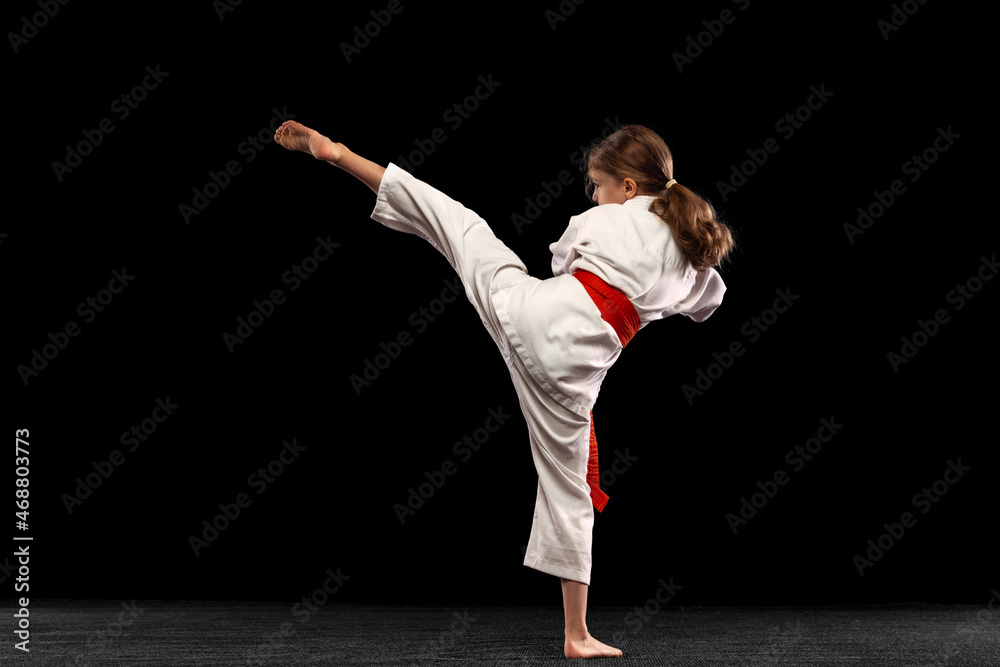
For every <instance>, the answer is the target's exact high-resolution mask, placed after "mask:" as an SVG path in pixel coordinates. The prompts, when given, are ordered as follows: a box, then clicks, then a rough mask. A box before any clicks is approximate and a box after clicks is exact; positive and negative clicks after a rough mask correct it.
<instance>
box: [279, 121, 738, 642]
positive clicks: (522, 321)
mask: <svg viewBox="0 0 1000 667" xmlns="http://www.w3.org/2000/svg"><path fill="white" fill-rule="evenodd" d="M274 138H275V141H276V142H277V143H278V144H280V145H281V146H284V147H285V148H287V149H290V150H300V151H305V152H307V153H309V154H311V155H312V156H313V157H314V158H316V159H319V160H324V161H326V162H328V163H330V164H332V165H334V166H336V167H339V168H341V169H343V170H345V171H347V172H348V173H350V174H352V175H354V176H355V177H357V178H358V179H360V180H361V181H362V182H364V183H365V184H366V185H367V186H368V187H369V188H371V190H372V192H374V193H375V194H376V196H377V199H376V203H375V210H374V211H373V212H372V218H373V219H375V220H377V221H378V222H381V223H382V224H384V225H385V226H387V227H389V228H391V229H395V230H398V231H401V232H406V233H409V234H416V235H417V236H420V237H421V238H423V239H425V240H426V241H428V242H429V243H430V244H431V245H432V246H434V247H435V248H437V250H438V251H440V252H441V253H442V254H443V255H444V256H445V257H446V258H447V259H448V262H449V263H450V264H451V266H452V267H453V268H454V269H455V271H456V272H457V273H458V275H459V276H460V277H461V279H462V282H463V284H464V285H465V291H466V295H467V296H468V298H469V301H471V302H472V305H473V306H474V307H475V308H476V311H477V312H478V313H479V316H480V318H481V319H482V321H483V324H484V325H485V326H486V329H487V331H489V333H490V335H491V336H492V337H493V340H494V341H495V342H496V344H497V347H498V348H499V349H500V352H501V354H502V355H503V357H504V360H505V361H506V362H507V367H508V369H509V370H510V375H511V379H512V380H513V382H514V388H515V390H516V391H517V395H518V399H519V401H520V405H521V412H522V413H523V414H524V417H525V420H526V421H527V425H528V433H529V440H530V444H531V454H532V458H533V460H534V463H535V469H536V470H537V472H538V493H537V497H536V501H535V513H534V520H533V522H532V526H531V535H530V538H529V541H528V549H527V552H526V553H525V557H524V564H525V565H526V566H528V567H531V568H534V569H537V570H540V571H542V572H546V573H548V574H551V575H553V576H556V577H559V579H560V581H561V582H562V593H563V606H564V610H565V622H566V626H565V639H564V644H563V652H564V654H565V656H566V657H567V658H594V657H618V656H621V655H622V652H621V651H620V650H618V649H616V648H613V647H611V646H607V645H606V644H603V643H601V642H599V641H597V640H596V639H594V638H593V637H591V636H590V633H589V632H588V631H587V624H586V611H587V590H588V586H589V585H590V568H591V538H592V532H593V522H594V507H597V508H598V510H601V509H603V507H604V503H605V502H606V501H607V496H606V495H604V493H603V492H602V491H601V490H600V487H599V486H598V468H597V442H596V440H595V438H594V437H593V420H592V419H591V409H592V408H593V406H594V402H595V401H596V400H597V394H598V390H599V389H600V386H601V382H602V381H603V379H604V376H605V374H606V373H607V371H608V369H609V368H610V367H611V365H612V364H613V363H614V362H615V360H616V359H617V358H618V355H619V354H620V353H621V351H622V348H623V347H624V346H625V344H626V343H628V341H629V340H630V339H631V337H632V336H633V335H634V334H635V333H636V331H638V330H639V329H641V328H642V327H644V326H645V325H646V324H648V323H649V322H652V321H653V320H658V319H662V318H664V317H668V316H670V315H675V314H678V313H680V314H682V315H686V316H688V317H690V318H691V319H693V320H694V321H696V322H701V321H703V320H704V319H705V318H707V317H708V316H709V315H711V314H712V313H713V312H714V311H715V309H716V308H717V307H718V306H719V304H720V303H721V302H722V296H723V293H724V292H725V290H726V287H725V285H724V284H723V282H722V279H721V278H720V276H719V274H718V273H717V272H716V271H715V269H714V268H713V267H715V266H717V265H718V264H719V263H720V262H722V261H723V260H724V259H725V258H726V256H727V254H728V253H729V251H730V249H731V247H732V244H733V241H732V237H731V235H730V232H729V229H728V228H727V227H726V226H725V225H724V224H722V223H721V222H719V221H718V220H717V219H716V216H715V212H714V210H713V209H712V207H711V206H710V205H709V204H708V203H707V202H705V201H704V200H702V199H701V198H700V197H698V196H697V195H695V194H694V193H693V192H692V191H691V190H688V189H687V188H685V187H684V186H683V185H680V184H678V183H677V182H676V181H675V180H674V179H673V159H672V157H671V155H670V151H669V150H668V149H667V145H666V144H665V143H664V142H663V140H662V139H661V138H660V137H659V136H658V135H657V134H656V133H654V132H653V131H651V130H649V129H647V128H645V127H641V126H637V125H630V126H626V127H623V128H621V129H619V130H618V131H616V132H615V133H613V134H611V135H610V136H609V137H608V138H607V139H605V140H604V141H602V142H601V143H600V144H598V145H597V146H595V147H593V148H592V149H591V150H590V151H589V152H588V154H587V160H586V165H587V187H588V190H592V198H593V200H594V202H596V203H597V204H598V206H596V207H594V208H592V209H590V210H588V211H587V212H585V213H583V214H581V215H578V216H574V217H573V218H571V219H570V222H569V226H568V227H567V228H566V231H565V232H564V233H563V235H562V237H561V238H560V239H559V240H558V241H556V242H555V243H553V244H552V245H551V246H550V247H549V249H550V250H551V251H552V273H553V275H554V277H553V278H549V279H547V280H541V279H538V278H534V277H532V276H529V275H528V273H527V269H526V267H525V266H524V264H523V263H522V262H521V260H520V259H518V257H517V255H515V254H514V253H513V252H511V251H510V250H509V249H508V248H507V247H506V246H505V245H504V244H503V243H501V242H500V241H499V239H497V237H496V236H495V235H494V234H493V232H492V231H491V230H490V227H489V226H488V225H487V224H486V222H485V221H484V220H483V219H482V218H480V217H479V216H478V215H477V214H476V213H474V212H473V211H471V210H469V209H467V208H465V207H464V206H462V205H461V204H460V203H458V202H457V201H455V200H453V199H451V198H449V197H448V196H447V195H445V194H443V193H441V192H439V191H438V190H436V189H434V188H432V187H431V186H429V185H427V184H426V183H424V182H422V181H419V180H417V179H416V178H414V177H413V176H412V175H411V174H409V173H408V172H406V171H403V170H402V169H400V168H399V167H397V166H396V165H395V164H392V163H390V164H389V166H388V167H382V166H380V165H378V164H375V163H374V162H371V161H370V160H367V159H365V158H363V157H361V156H359V155H356V154H355V153H352V152H351V151H350V150H349V149H348V148H347V147H346V146H344V145H343V144H341V143H334V142H333V141H331V140H330V139H328V138H327V137H325V136H323V135H321V134H319V133H317V132H316V131H314V130H311V129H309V128H307V127H305V126H303V125H301V124H299V123H297V122H295V121H287V122H285V123H284V124H283V125H282V126H281V127H280V128H278V130H277V132H276V133H275V137H274Z"/></svg>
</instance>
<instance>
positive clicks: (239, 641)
mask: <svg viewBox="0 0 1000 667" xmlns="http://www.w3.org/2000/svg"><path fill="white" fill-rule="evenodd" d="M8 606H9V605H8ZM30 620H31V626H30V629H31V636H30V643H29V644H28V646H29V647H30V653H29V654H24V653H23V652H21V651H18V650H16V649H14V648H13V646H12V644H13V641H16V640H12V639H10V637H11V634H10V633H9V632H8V633H5V634H7V636H8V639H7V640H6V642H5V643H6V644H7V645H5V646H4V647H3V648H2V650H0V664H2V665H16V664H25V665H27V664H31V665H95V666H103V665H164V666H170V665H407V666H413V665H547V664H556V663H565V659H564V658H563V656H562V630H563V628H562V611H561V609H559V608H555V607H552V608H523V607H487V608H443V607H375V606H358V605H343V604H338V605H332V604H331V605H326V606H318V607H316V606H313V607H312V609H310V608H308V607H305V606H302V605H297V606H295V605H292V604H281V603H246V602H161V601H131V600H127V601H117V600H116V601H80V600H69V601H55V600H50V601H38V602H37V603H36V602H35V601H33V602H32V608H31V618H30ZM588 625H589V627H590V631H591V634H593V635H594V636H595V637H597V638H598V639H600V640H602V641H604V642H606V643H608V644H612V645H614V646H617V647H618V648H621V649H622V650H623V651H624V652H625V656H624V657H623V658H621V659H615V660H610V659H608V660H597V661H589V662H588V663H586V664H615V665H621V666H622V667H624V666H626V665H643V666H645V665H683V666H688V665H726V666H735V665H927V666H930V665H948V666H949V667H961V666H975V667H993V666H1000V631H998V628H1000V614H998V613H997V611H996V610H994V611H990V610H987V609H985V608H984V607H976V606H939V605H893V606H878V607H672V606H666V607H663V608H662V609H661V608H658V605H657V606H652V605H651V606H647V608H646V609H625V608H604V609H593V610H591V611H590V613H589V615H588Z"/></svg>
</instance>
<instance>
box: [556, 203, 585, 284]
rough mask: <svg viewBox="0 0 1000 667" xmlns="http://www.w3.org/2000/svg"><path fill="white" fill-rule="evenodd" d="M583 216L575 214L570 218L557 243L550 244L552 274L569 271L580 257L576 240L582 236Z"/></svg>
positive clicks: (558, 274) (559, 274)
mask: <svg viewBox="0 0 1000 667" xmlns="http://www.w3.org/2000/svg"><path fill="white" fill-rule="evenodd" d="M581 218H582V216H579V215H574V216H573V217H572V218H570V219H569V225H567V226H566V231H564V232H563V234H562V236H560V237H559V240H558V241H556V242H555V243H552V244H550V245H549V251H551V252H552V275H553V276H561V275H563V274H564V273H569V268H570V265H571V264H572V263H573V262H574V261H575V260H576V258H577V257H579V253H577V251H576V248H575V247H574V246H575V245H576V240H577V238H578V237H579V236H580V228H581V227H582V226H583V222H582V220H581Z"/></svg>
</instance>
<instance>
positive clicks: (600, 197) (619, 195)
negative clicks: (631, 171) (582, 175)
mask: <svg viewBox="0 0 1000 667" xmlns="http://www.w3.org/2000/svg"><path fill="white" fill-rule="evenodd" d="M589 173H590V180H591V182H592V183H593V184H594V195H593V200H594V203H595V204H597V205H598V206H603V205H604V204H624V203H625V200H627V199H628V198H629V196H630V195H631V196H634V195H635V192H636V185H635V181H634V180H632V179H631V178H626V179H623V180H620V181H618V180H615V179H614V178H612V177H611V176H609V175H608V174H606V173H604V172H603V171H598V170H596V169H591V170H590V172H589Z"/></svg>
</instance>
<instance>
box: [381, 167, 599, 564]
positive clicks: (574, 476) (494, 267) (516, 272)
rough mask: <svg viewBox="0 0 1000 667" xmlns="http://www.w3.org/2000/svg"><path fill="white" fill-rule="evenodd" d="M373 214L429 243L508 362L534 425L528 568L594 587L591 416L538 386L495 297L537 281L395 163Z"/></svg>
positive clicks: (485, 232)
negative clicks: (452, 272)
mask: <svg viewBox="0 0 1000 667" xmlns="http://www.w3.org/2000/svg"><path fill="white" fill-rule="evenodd" d="M372 217H373V218H374V219H375V220H378V221H379V222H381V223H383V224H384V225H386V226H387V227H390V228H392V229H395V230H397V231H402V232H406V233H410V234H416V235H418V236H420V237H422V238H424V239H425V240H427V241H428V242H429V243H430V244H431V245H433V246H434V247H435V248H437V249H438V251H440V252H441V253H442V254H443V255H444V256H445V257H446V258H447V259H448V262H449V263H450V264H451V266H452V267H453V268H454V269H455V271H456V273H458V275H459V277H460V278H461V279H462V283H463V284H464V285H465V290H466V295H467V296H468V298H469V301H470V302H471V303H472V305H473V306H474V307H475V308H476V311H477V312H478V313H479V316H480V318H481V319H482V321H483V324H484V325H485V326H486V329H487V330H488V331H489V332H490V335H491V336H492V337H493V339H494V341H495V342H496V344H497V347H499V348H500V351H501V353H502V354H503V356H504V359H505V360H506V362H507V365H508V367H509V369H510V374H511V379H512V380H513V382H514V388H515V390H516V391H517V395H518V399H519V401H520V404H521V412H522V413H523V414H524V417H525V421H526V422H527V425H528V433H529V439H530V443H531V455H532V459H533V460H534V464H535V470H536V471H537V472H538V494H537V497H536V502H535V513H534V520H533V522H532V527H531V537H530V539H529V542H528V550H527V552H526V554H525V559H524V564H525V565H526V566H528V567H531V568H534V569H537V570H540V571H542V572H546V573H548V574H552V575H554V576H558V577H565V578H567V579H572V580H574V581H580V582H583V583H588V584H589V583H590V569H591V540H592V534H593V523H594V509H593V505H592V503H591V500H590V487H589V486H588V485H587V481H586V476H587V458H588V456H589V444H590V417H589V414H588V413H587V412H584V411H576V412H574V411H573V410H570V409H569V408H567V407H565V406H564V405H562V404H561V403H560V402H559V401H556V400H555V399H554V398H552V396H550V395H549V394H548V393H547V392H546V391H545V390H544V389H543V388H542V387H541V386H540V385H539V384H538V382H537V381H536V380H535V378H534V377H533V376H532V375H531V374H530V372H529V371H528V370H527V369H526V367H525V365H524V363H523V361H522V360H521V359H520V357H519V356H518V355H517V353H516V352H515V351H514V350H513V348H512V345H511V343H510V340H509V339H508V338H507V334H506V333H505V331H504V328H503V326H502V324H501V322H500V319H499V317H498V316H497V312H496V309H495V307H494V304H493V301H492V299H491V295H492V294H493V293H494V292H497V291H499V290H503V289H509V288H511V286H513V285H517V284H519V283H522V282H526V281H537V280H538V279H537V278H532V277H530V276H528V275H527V269H526V268H525V266H524V264H523V263H522V262H521V260H520V259H519V258H518V257H517V255H516V254H514V253H513V252H512V251H511V250H510V249H509V248H507V246H505V245H504V244H503V243H502V242H501V241H500V240H499V239H497V237H496V235H495V234H494V233H493V230H492V229H490V227H489V225H487V224H486V222H485V221H484V220H483V219H482V218H481V217H480V216H479V215H478V214H476V213H475V212H474V211H472V210H470V209H468V208H466V207H465V206H463V205H462V204H460V203H459V202H457V201H455V200H453V199H451V198H450V197H448V196H447V195H445V194H443V193H441V192H440V191H438V190H436V189H434V188H432V187H431V186H429V185H427V184H426V183H423V182H422V181H419V180H417V179H415V178H413V176H412V175H410V174H408V173H407V172H404V171H403V170H401V169H399V167H396V166H395V165H392V164H390V165H389V167H388V168H387V169H386V173H385V175H384V176H383V178H382V185H381V187H380V189H379V193H378V201H377V203H376V206H375V211H374V212H373V213H372Z"/></svg>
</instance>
